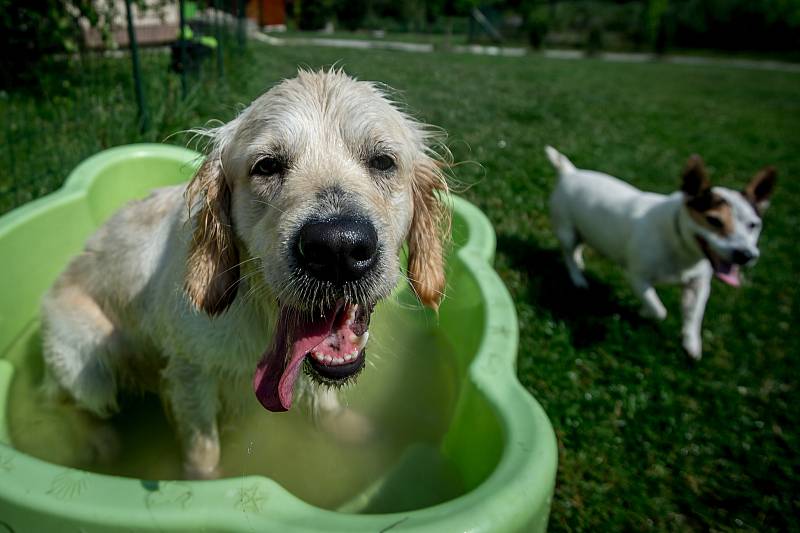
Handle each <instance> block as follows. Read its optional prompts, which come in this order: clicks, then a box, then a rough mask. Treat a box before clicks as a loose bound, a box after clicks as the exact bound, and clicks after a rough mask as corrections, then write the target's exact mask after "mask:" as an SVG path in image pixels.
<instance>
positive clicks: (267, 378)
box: [253, 300, 372, 411]
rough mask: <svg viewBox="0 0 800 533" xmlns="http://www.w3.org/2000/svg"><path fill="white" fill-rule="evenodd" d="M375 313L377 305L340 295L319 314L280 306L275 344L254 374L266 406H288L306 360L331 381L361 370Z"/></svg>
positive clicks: (312, 369) (319, 376) (325, 380)
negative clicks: (357, 301)
mask: <svg viewBox="0 0 800 533" xmlns="http://www.w3.org/2000/svg"><path fill="white" fill-rule="evenodd" d="M371 314H372V306H364V305H358V304H353V303H348V302H344V301H341V300H340V301H339V302H337V303H336V304H335V305H334V306H333V307H332V308H331V309H329V310H326V311H325V312H324V313H322V314H317V315H314V316H311V315H309V314H302V313H300V312H298V311H297V310H295V309H292V308H289V307H281V310H280V316H279V317H278V323H277V326H276V328H277V329H276V331H275V336H274V340H273V344H272V346H271V347H270V348H269V349H268V350H267V351H266V352H265V353H264V355H263V356H262V358H261V362H260V363H259V364H258V367H257V368H256V372H255V375H254V377H253V388H254V389H255V393H256V397H257V398H258V401H260V402H261V405H263V406H264V407H265V408H266V409H268V410H270V411H287V410H288V409H289V408H290V407H291V406H292V395H293V391H294V384H295V381H296V380H297V376H298V375H299V373H300V369H301V368H303V366H304V364H306V369H307V371H308V372H309V374H310V375H311V376H312V377H313V378H315V379H317V380H318V381H321V382H323V383H327V384H333V385H335V384H338V383H342V382H345V381H347V380H348V379H350V378H352V377H353V376H355V375H357V374H358V373H359V372H360V371H361V369H362V368H364V362H365V360H366V352H365V350H364V347H365V346H366V344H367V340H368V338H369V331H368V328H369V319H370V315H371ZM287 354H288V355H287Z"/></svg>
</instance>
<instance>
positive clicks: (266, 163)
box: [251, 156, 286, 176]
mask: <svg viewBox="0 0 800 533" xmlns="http://www.w3.org/2000/svg"><path fill="white" fill-rule="evenodd" d="M284 170H286V163H285V162H284V161H283V160H281V159H279V158H277V157H273V156H267V157H265V158H263V159H260V160H259V161H258V162H257V163H256V164H255V165H253V170H252V171H251V174H256V175H259V176H274V175H276V174H281V173H282V172H283V171H284Z"/></svg>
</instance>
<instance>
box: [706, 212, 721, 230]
mask: <svg viewBox="0 0 800 533" xmlns="http://www.w3.org/2000/svg"><path fill="white" fill-rule="evenodd" d="M706 222H708V223H709V224H711V225H712V226H713V227H715V228H721V227H722V226H723V225H724V224H723V223H722V219H720V218H719V217H715V216H714V215H706Z"/></svg>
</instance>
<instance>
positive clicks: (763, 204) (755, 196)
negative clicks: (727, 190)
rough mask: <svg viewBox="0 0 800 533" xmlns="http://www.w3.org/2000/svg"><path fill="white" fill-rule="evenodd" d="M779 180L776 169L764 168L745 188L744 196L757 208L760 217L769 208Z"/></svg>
mask: <svg viewBox="0 0 800 533" xmlns="http://www.w3.org/2000/svg"><path fill="white" fill-rule="evenodd" d="M777 179H778V173H777V171H776V170H775V167H772V166H769V167H764V168H762V169H761V170H759V171H758V173H757V174H756V175H755V176H753V179H751V180H750V183H748V184H747V187H745V188H744V191H743V192H742V194H744V196H745V198H747V200H748V201H749V202H750V203H751V204H752V205H753V207H755V209H756V211H757V212H758V214H759V215H760V214H761V213H763V212H764V211H765V210H766V209H767V207H769V199H770V197H771V196H772V191H773V190H774V189H775V181H776V180H777Z"/></svg>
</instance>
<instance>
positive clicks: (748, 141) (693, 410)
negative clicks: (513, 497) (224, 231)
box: [0, 44, 800, 531]
mask: <svg viewBox="0 0 800 533" xmlns="http://www.w3.org/2000/svg"><path fill="white" fill-rule="evenodd" d="M250 51H251V54H252V55H251V56H250V58H249V60H247V61H244V62H241V64H240V65H239V66H238V67H237V69H236V70H235V71H229V72H228V74H227V76H226V80H225V81H224V82H215V81H205V82H203V83H201V84H200V85H199V86H198V88H197V89H196V90H195V92H194V93H193V94H192V96H191V97H190V98H189V100H188V101H186V102H183V103H181V102H180V100H179V99H178V98H177V96H176V94H177V86H176V84H175V83H174V81H173V82H171V84H166V83H158V82H154V83H152V84H151V86H150V88H149V90H150V93H151V94H155V95H157V96H156V97H154V102H153V106H154V124H155V126H154V129H153V130H152V131H151V132H149V133H148V134H146V135H140V134H138V133H137V132H136V128H135V126H134V125H133V123H134V117H135V115H134V113H133V112H132V111H131V108H130V105H129V104H123V103H121V102H128V101H130V100H132V97H131V96H130V94H129V93H130V87H129V86H128V85H127V84H129V81H124V76H123V77H120V81H118V82H115V84H114V85H113V86H112V85H109V86H108V87H103V86H102V84H101V85H99V86H98V87H96V88H95V89H94V90H93V91H92V92H91V95H90V98H89V102H90V103H89V104H86V107H85V108H84V107H82V108H81V111H80V113H78V112H75V111H74V110H72V111H71V108H70V107H69V105H68V102H67V101H66V100H65V101H59V100H58V99H53V98H45V99H41V100H37V101H28V100H25V99H24V98H21V97H17V96H15V95H13V94H12V95H5V97H3V98H0V115H2V114H3V113H4V112H10V111H13V110H14V109H17V110H19V109H20V108H24V109H25V110H26V111H25V113H26V114H25V117H26V118H25V119H24V120H22V119H19V120H21V121H22V122H21V124H22V125H21V126H19V127H20V128H25V127H27V128H28V129H29V130H30V128H35V129H33V130H31V131H33V132H34V133H35V134H36V143H34V145H33V146H32V148H31V149H30V151H29V152H28V153H26V154H24V155H23V156H22V158H21V159H20V158H19V157H18V158H17V160H16V161H15V168H16V169H17V170H16V172H17V176H18V177H17V178H15V179H16V181H17V182H18V184H17V188H18V189H20V190H21V192H20V193H18V196H19V195H21V197H22V198H23V199H24V198H25V197H26V196H25V195H26V194H27V195H29V196H31V195H35V194H39V193H40V192H43V191H44V190H47V189H48V188H52V186H54V185H56V184H57V182H58V179H60V178H62V177H63V176H65V175H66V173H67V172H68V171H69V170H70V169H71V168H72V166H74V164H75V163H77V162H78V161H79V160H80V159H82V158H83V157H86V156H88V155H90V154H91V153H93V152H95V151H97V150H100V149H102V148H105V147H107V146H111V145H114V144H120V143H124V142H131V141H135V140H140V139H146V140H161V139H164V138H166V136H167V135H168V134H169V133H171V132H173V131H175V130H178V129H182V128H187V127H190V126H196V125H202V124H203V123H204V122H205V121H207V120H208V119H211V118H219V119H223V120H226V119H230V118H231V117H232V116H234V114H235V112H236V109H237V104H238V103H247V102H249V101H250V100H251V99H253V98H254V97H255V96H257V95H258V94H260V93H261V92H262V91H264V90H265V89H266V88H268V87H269V86H271V85H272V84H273V83H274V82H275V81H277V80H279V79H281V78H283V77H287V76H291V75H292V74H293V73H294V72H295V69H296V66H297V65H306V66H310V67H317V66H321V65H330V64H332V63H334V62H338V64H339V65H341V66H343V67H345V69H346V70H347V71H348V72H350V73H351V74H353V75H355V76H357V77H359V78H362V79H370V80H380V81H382V82H386V83H388V84H389V85H391V86H393V87H395V88H397V89H398V90H399V91H400V94H401V97H402V98H403V99H404V100H405V101H407V102H408V104H409V105H410V106H411V108H412V109H413V110H414V111H415V114H416V115H417V116H418V117H420V118H421V119H423V120H425V121H428V122H431V123H433V124H436V125H439V126H442V127H443V128H445V129H446V130H447V131H448V132H449V134H450V146H451V148H452V150H453V152H454V154H455V156H456V159H457V160H459V161H462V162H463V163H462V164H460V165H459V166H457V167H456V168H455V171H454V173H455V176H456V178H457V179H458V181H459V182H460V183H461V185H460V186H459V190H461V191H462V194H463V195H464V196H466V197H467V198H468V199H470V200H471V201H473V202H475V203H476V204H477V205H478V206H480V207H481V209H483V210H484V211H485V212H486V214H487V215H488V216H489V218H490V219H491V220H492V222H493V223H494V226H495V229H496V231H497V236H498V253H497V262H496V267H497V270H498V272H499V273H500V276H501V277H502V278H503V280H504V281H505V283H506V285H507V286H508V288H509V290H510V291H511V294H512V296H513V298H514V300H515V302H516V305H517V311H518V313H519V319H520V327H521V342H520V354H519V377H520V380H521V381H522V383H523V384H524V385H525V387H527V388H528V390H529V391H530V392H531V393H532V394H533V395H534V396H535V397H536V398H537V399H538V400H539V401H540V402H541V403H542V404H543V406H544V408H545V410H546V411H547V413H548V414H549V416H550V419H551V420H552V422H553V425H554V427H555V429H556V433H557V435H558V441H559V451H560V457H559V460H560V463H559V471H558V480H557V487H556V494H555V498H554V500H553V509H552V516H551V520H550V524H551V528H552V529H553V530H555V531H560V530H586V531H619V530H626V529H627V530H659V531H685V530H687V529H696V530H707V529H713V530H749V531H763V530H770V529H774V530H797V529H798V528H800V522H798V519H797V516H798V515H799V514H800V496H798V495H800V483H798V479H800V438H798V427H800V426H799V424H800V394H799V392H798V373H797V368H798V363H800V342H798V338H797V335H798V318H799V316H798V301H800V290H799V287H800V280H799V279H798V275H799V274H800V268H798V266H800V262H798V260H797V258H796V255H795V254H796V253H798V250H797V238H798V236H800V235H798V227H800V180H798V178H800V98H799V96H800V75H797V74H783V73H773V72H761V71H745V70H734V69H725V68H705V69H703V68H694V67H687V66H677V65H665V64H614V63H604V62H599V61H588V60H587V61H558V60H545V59H541V58H536V57H524V58H487V57H478V56H469V55H456V54H406V53H399V52H384V51H365V50H341V49H323V48H288V47H287V48H280V47H278V48H270V47H262V46H258V45H256V44H252V45H251V49H250ZM152 60H153V61H154V62H155V63H156V66H157V67H158V68H155V67H154V70H153V72H156V71H158V72H161V70H159V69H162V68H165V65H166V61H165V60H164V63H163V64H159V63H158V61H161V60H159V59H157V58H152ZM125 68H127V65H125ZM126 91H127V92H126ZM58 98H64V97H62V96H59V97H58ZM126 99H127V100H126ZM59 102H60V103H59ZM92 102H93V103H92ZM15 116H16V115H15ZM31 124H34V126H30V125H31ZM6 129H7V130H8V126H6ZM37 132H38V133H37ZM0 135H2V132H0ZM6 135H7V136H8V135H10V134H9V133H8V132H6ZM170 142H183V139H181V138H173V139H172V140H171V141H170ZM545 144H553V145H554V146H556V147H557V148H559V149H560V150H561V151H563V152H564V153H566V154H568V155H569V156H570V157H571V158H572V160H573V161H574V162H575V163H576V164H578V165H579V166H583V167H586V168H592V169H598V170H603V171H607V172H609V173H612V174H614V175H617V176H620V177H624V178H626V179H627V180H629V181H630V182H632V183H633V184H635V185H636V186H639V187H642V188H646V189H649V190H654V191H660V192H670V191H672V190H674V189H676V188H677V185H678V175H679V172H680V169H681V167H682V166H683V164H684V162H685V160H686V158H687V157H688V155H689V154H691V153H695V152H697V153H700V154H702V155H703V156H704V157H705V159H706V162H707V164H708V165H709V167H710V169H711V172H712V180H713V181H714V182H716V183H719V184H723V185H727V186H731V187H741V186H742V185H744V183H745V182H746V180H747V179H749V177H750V176H751V175H752V174H753V173H754V172H755V171H756V170H757V169H758V168H760V167H761V166H763V165H765V164H768V163H770V164H774V165H776V166H777V167H778V169H779V173H780V176H779V183H778V187H777V191H776V194H775V197H774V201H773V204H772V207H771V208H770V210H769V211H768V212H767V214H766V219H765V230H764V234H763V237H762V241H761V250H762V258H761V260H760V261H759V264H758V265H757V266H756V268H755V269H754V270H752V272H750V273H749V275H748V283H747V284H746V285H745V286H744V287H742V288H741V289H739V290H736V289H732V288H730V287H727V286H723V285H722V284H721V283H719V282H715V283H714V286H713V289H712V295H711V299H710V302H709V305H708V309H707V313H706V319H705V331H704V336H703V338H704V344H705V346H704V349H705V355H704V358H703V360H702V361H701V362H700V363H697V364H694V365H692V364H689V362H688V361H687V360H686V358H685V357H684V356H683V355H682V353H681V349H680V336H679V328H680V320H679V317H678V306H679V292H680V291H679V289H678V288H676V287H664V288H663V289H661V290H660V294H661V296H662V299H663V300H664V303H665V305H666V306H667V308H668V310H669V311H670V315H669V317H668V318H667V320H666V321H665V322H664V323H662V324H655V323H652V322H648V321H645V320H642V319H640V318H638V317H637V309H638V303H637V302H636V301H635V300H634V298H633V295H632V294H631V292H630V291H629V289H628V288H627V286H626V284H625V282H624V279H623V275H622V272H621V271H620V269H618V268H616V267H614V266H613V265H611V264H609V263H608V262H606V261H604V260H603V259H601V258H598V257H596V256H595V255H593V254H589V255H588V257H587V263H588V271H589V277H590V280H591V283H592V287H591V289H590V290H589V291H588V293H586V294H583V293H577V292H575V291H574V290H572V289H571V288H570V287H569V284H568V281H567V277H566V275H565V273H564V269H563V265H562V264H561V261H560V258H559V253H558V252H557V248H556V242H555V239H554V238H553V236H552V234H551V231H550V228H549V225H548V222H547V215H546V208H545V206H546V198H547V195H548V193H549V191H550V189H551V187H552V185H553V181H554V176H553V171H552V170H551V168H550V167H549V164H548V163H547V161H546V159H545V156H544V154H543V151H542V148H543V146H544V145H545ZM54 152H58V153H57V154H54ZM56 155H58V157H56ZM0 157H8V155H7V154H6V155H5V156H3V155H1V154H0ZM43 160H47V161H51V162H50V163H48V164H46V165H45V164H44V163H42V161H43ZM26 165H27V166H26ZM39 167H41V169H40V168H39ZM28 168H30V169H32V170H30V171H28V170H26V169H28ZM40 170H41V171H42V172H45V171H46V172H47V173H49V174H48V175H49V176H50V177H49V178H48V179H49V181H46V183H45V182H41V181H40V182H35V183H32V184H30V182H29V181H25V179H24V176H26V175H31V176H33V175H35V174H37V172H39V171H40ZM1 179H2V178H0V180H1ZM42 183H45V184H44V185H42ZM0 187H2V182H1V181H0ZM5 207H6V208H7V207H9V206H8V205H6V206H5ZM2 208H3V207H0V209H2Z"/></svg>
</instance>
